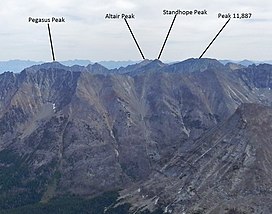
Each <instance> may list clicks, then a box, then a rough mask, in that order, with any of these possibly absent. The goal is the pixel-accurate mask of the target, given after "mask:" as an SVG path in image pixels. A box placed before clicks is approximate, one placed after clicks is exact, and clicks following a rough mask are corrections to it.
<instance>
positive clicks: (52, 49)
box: [47, 24, 56, 61]
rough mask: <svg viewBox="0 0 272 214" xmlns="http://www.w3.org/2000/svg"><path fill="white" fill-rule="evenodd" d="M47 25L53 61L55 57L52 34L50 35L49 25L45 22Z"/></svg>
mask: <svg viewBox="0 0 272 214" xmlns="http://www.w3.org/2000/svg"><path fill="white" fill-rule="evenodd" d="M47 27H48V33H49V39H50V45H51V51H52V57H53V61H55V60H56V59H55V54H54V48H53V41H52V36H51V31H50V26H49V24H47Z"/></svg>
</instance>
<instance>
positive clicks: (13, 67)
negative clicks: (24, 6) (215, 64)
mask: <svg viewBox="0 0 272 214" xmlns="http://www.w3.org/2000/svg"><path fill="white" fill-rule="evenodd" d="M219 61H220V62H221V63H222V64H224V65H225V64H228V63H235V64H238V65H242V66H246V67H247V66H249V65H252V64H256V65H258V64H262V63H268V64H272V61H271V60H270V61H269V60H268V61H250V60H243V61H234V60H219ZM139 62H140V61H132V60H127V61H113V60H112V61H100V62H98V64H100V65H102V66H104V67H106V68H107V69H118V68H121V67H127V66H128V65H133V64H136V63H139ZM43 63H45V62H42V61H31V60H9V61H0V73H3V72H7V71H12V72H15V73H19V72H21V71H22V70H23V69H25V68H26V67H30V66H33V65H38V64H43ZM60 63H61V64H63V65H65V66H73V65H80V66H87V65H92V64H95V63H93V62H92V61H90V60H79V59H75V60H66V61H60ZM175 63H177V62H167V64H175Z"/></svg>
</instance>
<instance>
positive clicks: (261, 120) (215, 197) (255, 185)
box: [124, 104, 272, 213]
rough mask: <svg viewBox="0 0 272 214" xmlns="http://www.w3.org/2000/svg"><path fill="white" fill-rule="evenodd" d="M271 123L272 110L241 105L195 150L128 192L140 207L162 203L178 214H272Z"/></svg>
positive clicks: (182, 154) (182, 153)
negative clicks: (261, 213)
mask: <svg viewBox="0 0 272 214" xmlns="http://www.w3.org/2000/svg"><path fill="white" fill-rule="evenodd" d="M271 124H272V108H271V107H264V106H261V105H258V104H242V105H241V106H240V107H239V108H238V109H237V110H236V112H235V113H234V114H233V115H232V116H231V117H230V118H228V119H227V120H225V121H224V122H222V123H221V124H220V125H218V126H217V127H215V128H213V129H211V130H210V131H208V132H206V133H205V134H203V135H202V137H200V138H199V139H198V140H196V141H195V142H194V145H193V146H192V148H191V149H190V150H188V151H180V152H177V153H176V154H175V155H174V156H173V158H172V159H171V160H170V161H169V162H168V163H167V164H166V165H165V166H164V167H163V168H162V169H161V170H160V172H158V173H155V174H154V175H153V176H152V177H151V178H150V179H149V180H148V181H146V182H144V183H141V184H139V185H138V186H137V187H135V191H132V190H130V191H127V190H126V191H124V194H125V195H126V197H127V198H128V200H130V201H131V203H132V204H135V203H136V204H137V205H138V206H137V207H144V206H147V207H149V208H152V207H156V206H158V204H160V203H161V205H162V204H163V206H164V207H168V210H172V212H173V213H182V212H185V213H196V212H200V213H228V211H229V212H230V211H231V210H232V209H233V210H236V211H239V210H240V211H241V212H245V213H260V212H264V213H269V212H270V211H271V209H272V207H271V194H272V192H271V187H272V179H271V176H272V174H271V161H272V160H271V151H272V142H271V137H272V134H271V133H272V126H271ZM136 188H137V189H141V191H140V192H137V191H136ZM128 192H130V194H128ZM143 195H144V196H145V199H144V200H143V199H142V200H141V199H140V202H139V198H141V197H142V196H143ZM154 201H156V205H155V203H154Z"/></svg>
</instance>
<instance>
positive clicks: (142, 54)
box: [124, 19, 145, 59]
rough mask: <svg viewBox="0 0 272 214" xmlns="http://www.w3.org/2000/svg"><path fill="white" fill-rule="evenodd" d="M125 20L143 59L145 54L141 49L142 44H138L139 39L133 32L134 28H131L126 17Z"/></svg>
mask: <svg viewBox="0 0 272 214" xmlns="http://www.w3.org/2000/svg"><path fill="white" fill-rule="evenodd" d="M124 20H125V22H126V24H127V27H128V29H129V31H130V33H131V35H132V37H133V39H134V42H135V44H136V45H137V48H138V50H139V51H140V54H141V55H142V57H143V59H145V57H144V54H143V52H142V50H141V48H140V46H139V44H138V42H137V40H136V38H135V36H134V34H133V32H132V30H131V28H130V26H129V24H128V21H127V20H126V19H124Z"/></svg>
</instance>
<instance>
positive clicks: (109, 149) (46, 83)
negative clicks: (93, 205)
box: [0, 59, 272, 213]
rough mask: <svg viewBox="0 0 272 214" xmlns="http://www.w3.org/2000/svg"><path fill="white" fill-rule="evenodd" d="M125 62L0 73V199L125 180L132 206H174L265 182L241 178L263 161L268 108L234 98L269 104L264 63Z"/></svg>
mask: <svg viewBox="0 0 272 214" xmlns="http://www.w3.org/2000/svg"><path fill="white" fill-rule="evenodd" d="M252 69H253V70H254V72H253V71H252ZM125 70H126V68H122V69H121V70H120V71H119V73H126V74H122V75H121V74H116V73H118V72H117V71H116V70H113V71H112V72H111V71H110V70H107V69H104V68H103V67H101V66H99V65H97V64H96V65H93V66H87V67H86V68H84V67H75V66H74V67H72V68H69V67H65V66H62V65H60V64H57V63H54V64H52V66H50V64H46V65H41V66H33V67H32V68H28V69H25V70H24V71H22V72H21V73H20V74H13V73H4V74H2V75H0V88H1V91H0V97H1V99H0V133H1V135H0V148H1V152H0V167H1V168H0V169H2V174H1V173H0V174H1V175H0V176H2V178H3V181H2V183H1V187H0V188H1V189H2V190H3V191H5V193H6V195H5V196H3V197H4V199H3V200H8V198H9V197H17V196H18V194H19V192H20V194H21V193H22V194H29V195H35V198H34V199H32V198H31V199H29V200H25V202H24V203H21V204H19V205H22V204H27V203H30V202H33V201H40V200H42V201H48V200H49V199H50V198H52V197H54V196H57V195H62V194H77V195H81V196H93V195H95V194H99V193H101V192H104V191H110V190H117V189H118V190H119V189H126V190H124V193H127V194H129V195H131V196H130V197H127V198H126V200H128V201H130V202H132V203H133V205H135V207H140V206H142V205H147V208H150V209H153V208H155V207H156V206H157V205H161V206H162V207H166V206H167V205H169V204H170V205H169V209H170V208H171V207H172V208H171V209H174V210H175V212H176V213H179V212H180V211H181V210H182V209H191V210H192V209H195V208H196V207H197V206H198V204H199V207H200V208H201V209H202V208H203V209H206V208H205V206H206V207H209V204H212V203H213V202H215V204H216V203H218V204H219V202H220V198H223V197H229V198H230V199H231V200H232V199H234V198H235V197H238V196H240V195H241V194H251V193H252V192H250V191H253V192H254V191H255V192H258V191H259V192H258V194H261V193H262V191H263V190H264V189H266V188H268V186H269V185H270V183H269V182H270V181H268V177H265V176H267V175H266V173H264V172H262V171H260V173H259V171H258V172H257V171H256V173H255V174H256V176H261V177H256V178H254V179H255V180H254V179H253V181H251V183H252V184H251V183H250V182H249V180H243V178H244V177H243V176H245V177H247V178H249V175H251V174H250V173H252V172H251V171H250V170H248V168H247V167H249V168H250V167H251V164H252V163H256V164H257V163H258V162H256V161H257V160H258V159H257V158H261V156H265V155H266V156H265V157H266V158H265V160H266V162H265V163H264V165H263V166H264V167H266V168H269V167H268V166H269V161H270V159H269V154H264V153H262V152H261V151H260V153H258V152H257V147H256V146H257V143H258V144H259V143H260V142H262V141H259V140H258V139H259V138H258V137H259V135H262V134H263V137H264V141H265V139H270V138H266V137H267V136H269V135H266V134H264V133H263V132H262V131H264V130H266V129H267V130H269V128H271V127H270V126H269V123H270V121H269V120H268V119H269V117H265V118H263V117H261V113H260V114H258V112H270V109H269V108H266V107H261V106H260V105H242V106H240V105H241V104H242V103H259V104H266V105H271V92H270V89H269V88H270V86H269V81H270V79H269V78H270V76H271V73H272V66H270V65H260V66H256V67H254V68H253V67H249V68H242V69H237V70H234V71H233V70H228V68H227V67H224V66H223V65H222V64H220V63H219V62H218V61H216V60H209V59H201V60H193V59H190V60H187V61H185V62H183V64H182V62H181V63H178V64H176V65H166V64H163V63H161V62H160V61H158V60H155V61H144V62H142V63H139V64H137V65H135V66H129V67H128V68H127V72H126V71H125ZM186 71H188V72H186ZM253 73H254V74H253ZM258 74H259V75H258ZM265 78H268V79H269V80H267V81H265ZM238 106H240V108H238V110H236V109H237V107H238ZM235 110H236V111H235ZM255 111H256V113H255ZM234 112H235V113H234ZM233 113H234V114H233ZM232 114H233V116H231V115H232ZM230 116H231V117H230ZM229 117H230V118H229ZM255 117H256V121H255V120H254V118H255ZM228 118H229V119H228ZM265 119H267V121H266V124H267V125H266V126H264V127H265V128H262V129H261V130H259V131H258V132H256V130H255V129H257V127H258V126H257V125H256V124H257V123H262V124H264V120H265ZM255 123H256V124H255ZM250 124H252V125H250ZM254 124H255V125H254ZM250 127H252V128H250ZM254 127H255V128H254ZM254 139H255V141H254ZM247 140H250V142H248V141H247ZM255 144H256V145H255ZM261 145H263V144H262V143H261V144H260V145H259V146H260V147H261ZM267 146H269V143H268V141H267ZM255 147H256V148H255ZM264 148H265V147H264ZM264 148H262V151H263V152H264V151H266V149H264ZM267 148H268V147H267ZM258 151H259V150H258ZM267 151H268V150H267ZM206 152H207V153H206ZM6 154H8V155H6ZM203 154H204V155H203ZM252 154H254V155H255V156H254V155H252ZM202 155H203V156H202ZM14 157H16V160H18V161H17V162H16V161H15V162H14V163H13V162H12V161H11V159H13V158H14ZM271 161H272V160H271ZM235 164H236V165H235ZM246 164H247V165H246ZM244 165H245V166H244ZM19 168H22V169H24V170H23V172H22V173H19V174H18V173H17V171H18V170H17V169H19ZM256 168H258V167H256ZM231 169H233V171H231ZM248 173H249V174H248ZM262 173H263V174H262ZM253 174H254V173H253ZM253 174H252V175H253ZM262 176H264V177H262ZM6 177H14V178H15V180H14V181H13V182H8V181H6V180H5V179H4V178H6ZM262 178H264V179H266V178H267V183H265V182H263V183H262V184H263V187H262V188H261V187H260V186H259V185H258V184H259V183H258V182H259V181H260V180H261V179H262ZM34 184H35V185H34ZM253 184H254V185H255V186H254V188H255V189H254V188H253V187H252V185H253ZM260 184H261V183H260ZM33 186H34V187H35V188H33ZM138 186H142V189H143V190H142V191H146V195H148V196H144V200H143V199H141V198H142V191H140V193H139V194H134V193H133V192H134V191H135V189H134V188H137V189H138ZM30 187H32V188H30ZM165 187H166V190H163V189H164V188H165ZM137 189H136V190H137ZM11 190H12V191H11ZM19 190H20V191H19ZM162 192H163V193H162ZM176 192H180V193H176ZM5 197H6V198H5ZM154 197H159V198H160V199H158V201H157V205H156V206H155V203H153V200H157V199H154ZM207 197H208V199H209V200H208V199H207V200H206V199H204V198H207ZM200 199H201V200H200ZM31 200H32V201H31ZM192 202H194V204H195V206H194V207H193V206H192ZM241 203H242V202H241ZM202 204H207V205H205V206H202ZM19 205H13V206H19ZM11 206H12V205H11ZM226 206H227V205H226ZM222 207H223V206H222ZM215 208H216V207H214V209H215ZM167 209H168V208H167ZM218 209H219V208H218ZM220 209H221V208H220ZM176 210H177V211H176Z"/></svg>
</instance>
